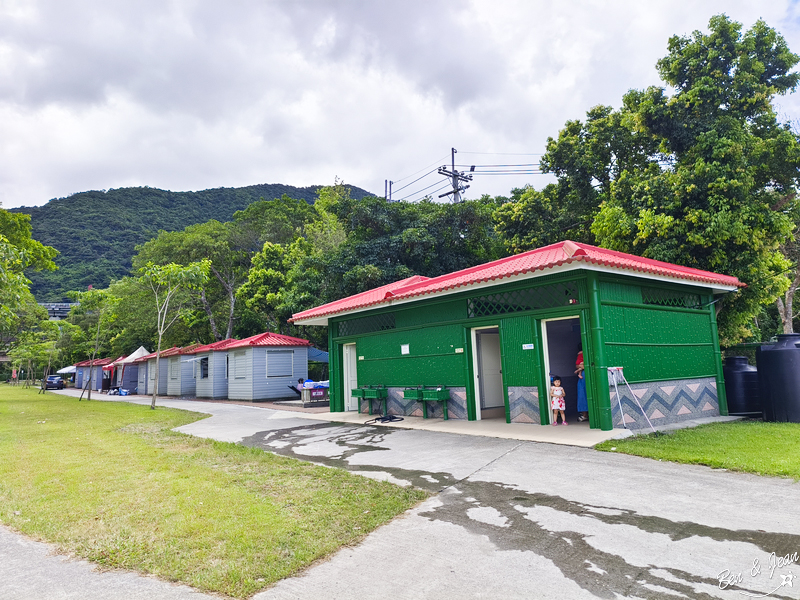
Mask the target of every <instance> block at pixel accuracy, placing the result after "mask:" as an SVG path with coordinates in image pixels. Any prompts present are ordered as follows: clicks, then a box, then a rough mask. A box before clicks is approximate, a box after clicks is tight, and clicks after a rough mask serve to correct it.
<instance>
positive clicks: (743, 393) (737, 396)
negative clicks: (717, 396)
mask: <svg viewBox="0 0 800 600" xmlns="http://www.w3.org/2000/svg"><path fill="white" fill-rule="evenodd" d="M722 373H723V375H724V376H725V395H726V396H727V398H728V414H730V415H738V416H745V417H760V416H761V399H760V398H759V391H758V369H756V368H755V367H754V366H752V365H750V364H748V362H747V357H746V356H729V357H728V358H726V359H725V365H724V366H723V367H722Z"/></svg>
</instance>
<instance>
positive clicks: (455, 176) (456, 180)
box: [439, 148, 475, 204]
mask: <svg viewBox="0 0 800 600" xmlns="http://www.w3.org/2000/svg"><path fill="white" fill-rule="evenodd" d="M456 152H457V150H456V149H455V148H451V149H450V158H451V164H452V169H451V170H450V171H448V170H447V165H442V166H441V167H439V175H444V176H445V177H449V178H450V179H451V181H452V184H453V189H452V190H451V191H449V192H445V193H444V194H439V198H444V197H445V196H449V195H451V194H452V195H453V203H454V204H456V203H458V202H461V193H462V192H464V191H466V189H467V188H468V187H469V186H468V185H462V183H467V182H468V181H472V173H470V174H469V175H465V174H464V173H463V172H460V171H456ZM474 170H475V167H472V168H471V169H470V171H474Z"/></svg>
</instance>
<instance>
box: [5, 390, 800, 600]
mask: <svg viewBox="0 0 800 600" xmlns="http://www.w3.org/2000/svg"><path fill="white" fill-rule="evenodd" d="M161 404H162V405H167V406H176V407H180V408H186V407H187V403H186V402H183V401H171V400H166V401H163V402H161ZM191 406H192V408H193V409H194V410H200V411H202V412H210V413H212V414H214V415H215V416H213V417H212V418H210V419H205V420H203V421H199V422H197V423H193V424H191V425H187V426H185V427H183V428H181V431H184V432H186V433H191V434H193V435H199V436H202V437H210V438H214V439H220V440H226V441H240V442H241V443H244V444H247V445H250V446H255V447H261V448H264V449H265V450H268V451H272V452H277V453H280V454H284V455H289V456H295V457H298V458H302V459H306V460H312V461H314V462H318V463H321V464H325V465H328V466H331V467H338V468H345V469H348V470H351V471H355V472H358V473H361V474H362V475H365V476H368V477H375V478H381V479H388V480H391V481H395V482H397V483H400V484H404V485H409V484H412V485H417V486H419V487H423V488H425V489H428V490H430V491H432V492H435V495H434V496H433V497H432V498H431V499H430V500H428V501H426V502H425V503H423V504H422V505H420V506H418V507H417V508H416V509H414V510H412V511H409V512H408V513H407V514H405V515H403V516H401V517H399V518H397V519H395V520H394V521H393V522H391V523H389V524H388V525H386V526H384V527H382V528H380V529H378V530H377V531H375V532H373V533H372V534H371V535H369V536H368V537H367V538H366V539H365V540H364V541H363V543H361V544H360V545H358V546H356V547H352V548H345V549H342V550H341V551H339V552H338V553H337V554H335V555H334V556H333V557H331V558H330V559H329V560H327V561H324V562H321V563H319V564H316V565H314V566H313V567H311V568H310V569H308V570H307V571H306V572H305V573H304V574H302V575H300V576H298V577H294V578H290V579H286V580H283V581H281V582H279V583H278V584H277V585H275V586H274V587H272V588H271V589H268V590H265V591H263V592H261V593H259V594H257V595H256V596H255V599H256V600H267V599H289V598H302V599H305V598H325V599H330V600H334V599H356V598H357V599H371V598H375V599H380V600H387V599H404V598H408V599H412V598H431V599H438V598H442V599H444V598H447V599H448V600H449V599H452V598H508V599H512V598H520V599H521V598H525V599H530V598H595V597H599V598H670V599H674V598H681V597H683V598H701V599H702V598H739V599H741V598H747V597H753V596H757V597H764V596H765V595H766V597H770V598H800V578H799V579H794V577H795V576H798V577H800V565H797V564H794V562H793V561H792V558H793V556H792V555H793V553H800V518H798V517H800V502H798V500H800V493H799V492H800V487H799V486H798V484H797V483H795V482H793V481H790V480H785V479H775V478H764V477H758V476H754V475H745V474H740V473H731V472H726V471H723V470H712V469H708V468H705V467H699V466H687V465H675V464H670V463H663V462H658V461H652V460H647V459H640V458H636V457H630V456H625V455H618V454H613V453H601V452H596V451H594V450H591V449H586V448H576V447H570V446H556V445H551V444H545V443H536V442H520V441H515V440H501V439H496V438H479V437H474V436H463V435H456V434H450V433H439V432H431V431H422V430H402V429H388V428H383V427H379V426H377V427H376V426H361V425H352V424H347V425H342V424H336V423H320V422H317V421H310V420H306V419H303V418H301V417H297V415H296V414H292V413H282V412H279V411H271V410H265V409H254V408H251V407H244V406H235V405H214V404H203V405H202V406H198V405H197V404H196V403H195V404H192V405H191ZM48 549H49V547H47V546H45V545H43V544H38V543H36V542H32V541H30V540H27V539H25V538H23V537H22V536H18V535H16V534H13V533H11V532H9V531H7V530H3V529H2V528H0V598H3V599H6V598H11V599H14V600H17V599H26V600H27V599H29V598H31V599H33V598H36V599H41V598H45V599H49V598H54V599H55V598H57V599H62V598H64V599H67V598H69V599H72V598H93V599H94V598H98V599H104V598H108V599H116V598H119V599H122V598H126V599H127V598H140V597H141V598H170V599H171V598H176V599H177V598H181V599H182V598H193V599H197V598H206V597H209V598H210V596H205V595H202V594H199V593H197V592H194V591H193V590H190V589H189V588H185V587H181V586H173V585H170V584H166V583H163V582H160V581H157V580H154V579H152V578H147V577H141V576H138V575H134V574H131V573H118V572H112V573H102V574H100V573H97V572H95V571H94V570H93V569H92V567H91V566H90V565H88V564H87V563H85V562H81V561H69V560H65V559H64V558H62V557H58V556H53V555H48ZM773 553H774V554H773ZM786 555H789V560H788V561H783V562H786V563H787V564H781V562H782V561H781V560H780V557H785V556H786ZM771 567H774V568H771ZM721 578H722V580H723V581H722V582H720V579H721ZM726 583H727V584H726Z"/></svg>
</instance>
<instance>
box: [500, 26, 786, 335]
mask: <svg viewBox="0 0 800 600" xmlns="http://www.w3.org/2000/svg"><path fill="white" fill-rule="evenodd" d="M798 60H800V57H798V56H797V55H795V54H793V53H791V52H790V51H789V49H788V48H787V45H786V42H785V41H784V39H783V38H782V37H781V36H780V35H779V34H778V33H777V32H776V31H775V30H774V29H771V28H770V27H768V26H767V25H766V24H765V23H764V22H763V21H758V22H757V23H756V24H755V25H754V26H753V27H752V28H751V29H750V30H748V31H746V32H744V33H743V32H742V26H741V24H739V23H736V22H734V21H731V20H730V19H729V18H727V17H726V16H724V15H722V16H715V17H713V18H712V19H711V21H710V23H709V32H708V33H703V32H699V31H695V32H694V33H693V34H692V35H691V36H686V37H684V36H675V37H673V38H671V39H670V41H669V53H668V55H667V56H666V57H664V58H663V59H661V60H660V61H658V64H657V68H658V71H659V74H660V76H661V78H662V79H663V80H664V81H665V82H666V83H667V84H668V86H669V88H670V89H669V90H667V89H665V88H660V87H651V88H648V89H646V90H643V91H641V90H632V91H630V92H628V93H627V94H626V95H625V97H624V98H623V103H622V108H621V109H619V110H612V109H611V108H609V107H596V108H594V109H592V110H591V111H589V113H588V115H587V119H586V122H585V123H582V122H580V121H570V122H568V123H567V125H566V127H565V128H564V129H563V130H562V131H561V132H560V134H559V136H558V139H557V140H554V139H550V140H548V147H547V154H546V155H545V156H544V157H543V159H542V168H543V170H545V171H548V172H552V173H554V174H555V175H556V177H557V178H558V183H557V184H555V185H553V186H550V187H548V188H546V189H545V190H544V191H542V192H536V191H533V190H528V191H526V192H525V193H524V194H522V195H521V197H520V199H519V200H518V201H517V202H512V203H510V204H508V205H507V206H504V207H503V208H502V209H501V210H500V211H498V215H497V219H498V229H499V231H500V232H501V233H503V234H504V236H505V237H506V239H507V244H508V245H509V246H510V247H511V248H512V249H514V250H522V249H527V248H529V247H532V246H534V245H539V244H540V243H542V242H551V241H556V239H563V238H569V237H572V238H573V239H578V240H582V241H588V242H593V243H597V244H599V245H601V246H603V247H606V248H612V249H615V250H621V251H624V252H631V253H634V254H639V255H642V256H646V257H649V258H654V259H658V260H664V261H668V262H674V263H678V264H683V265H687V266H691V267H696V268H700V269H707V270H711V271H718V272H722V273H727V274H730V275H735V276H737V277H739V278H740V279H741V280H742V281H744V282H745V283H747V284H748V288H747V289H745V290H743V291H742V292H739V293H737V294H736V295H734V296H732V297H729V298H726V299H725V301H724V307H725V309H724V310H723V311H722V313H721V314H720V327H721V333H722V335H723V338H726V339H727V340H734V339H738V338H740V337H741V336H742V335H743V334H745V333H746V327H747V326H748V325H749V323H751V322H752V317H753V315H755V314H756V313H757V312H758V310H759V309H760V306H761V305H762V304H764V303H767V302H772V301H774V300H775V298H776V297H777V296H778V295H779V294H780V293H781V292H782V291H783V290H784V289H785V288H786V287H787V285H788V280H787V278H786V276H785V272H786V269H787V266H788V263H787V261H786V259H785V257H784V256H783V255H782V254H781V252H780V246H781V244H783V243H785V242H786V241H787V240H788V239H790V238H791V232H792V229H793V221H792V218H791V217H790V214H789V213H790V212H791V211H792V210H793V208H794V207H793V204H794V198H795V195H794V192H795V190H796V188H797V185H798V183H799V182H800V171H799V170H798V169H799V168H800V145H799V144H798V139H797V136H796V135H795V134H794V133H793V132H792V130H791V128H790V126H789V125H788V124H785V123H780V122H779V120H778V118H777V116H776V113H775V110H774V107H773V104H772V102H773V100H774V98H775V96H776V95H779V94H785V93H787V92H789V91H792V90H794V89H795V87H796V86H797V83H798V77H799V76H798V74H797V73H792V72H791V70H792V69H793V68H794V66H795V65H796V64H797V63H798ZM537 216H543V217H544V218H545V219H547V220H548V221H549V223H546V224H545V225H542V224H541V223H537V222H534V219H535V218H536V217H537Z"/></svg>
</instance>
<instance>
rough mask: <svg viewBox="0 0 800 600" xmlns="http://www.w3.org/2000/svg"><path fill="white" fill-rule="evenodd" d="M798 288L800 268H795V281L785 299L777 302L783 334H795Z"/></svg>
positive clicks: (799, 286) (779, 299) (793, 280)
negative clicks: (795, 298) (795, 308)
mask: <svg viewBox="0 0 800 600" xmlns="http://www.w3.org/2000/svg"><path fill="white" fill-rule="evenodd" d="M798 288H800V266H797V267H795V273H794V279H792V283H791V284H790V285H789V289H788V290H786V293H785V294H784V295H783V298H778V299H777V300H776V301H775V304H776V305H777V306H778V314H779V315H780V316H781V323H782V324H783V333H794V323H793V321H794V314H793V311H794V295H795V292H797V289H798Z"/></svg>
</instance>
